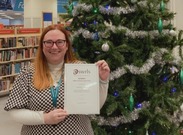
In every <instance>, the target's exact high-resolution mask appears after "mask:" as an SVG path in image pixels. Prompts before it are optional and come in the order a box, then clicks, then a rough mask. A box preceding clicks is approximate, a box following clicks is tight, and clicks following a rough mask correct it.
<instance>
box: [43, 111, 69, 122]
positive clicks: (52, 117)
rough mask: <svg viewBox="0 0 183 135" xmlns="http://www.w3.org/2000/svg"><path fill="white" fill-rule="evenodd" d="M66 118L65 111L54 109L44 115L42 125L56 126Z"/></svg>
mask: <svg viewBox="0 0 183 135" xmlns="http://www.w3.org/2000/svg"><path fill="white" fill-rule="evenodd" d="M66 116H68V114H67V112H66V111H65V110H63V109H54V110H52V111H50V112H49V113H44V115H43V117H44V123H45V124H50V125H54V124H58V123H59V122H61V121H64V119H65V118H66Z"/></svg>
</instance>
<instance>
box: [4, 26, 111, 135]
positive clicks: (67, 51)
mask: <svg viewBox="0 0 183 135" xmlns="http://www.w3.org/2000/svg"><path fill="white" fill-rule="evenodd" d="M66 63H70V64H81V63H84V62H82V61H80V60H78V59H77V58H76V57H75V54H74V52H73V48H72V44H71V41H70V34H69V32H68V31H67V30H66V29H65V28H63V27H62V25H59V24H56V25H50V26H48V27H46V28H45V29H44V30H43V32H42V34H41V36H40V42H39V47H38V50H37V55H36V58H35V61H34V63H33V64H32V65H31V66H29V67H28V68H26V69H22V71H21V73H20V74H19V76H18V77H17V79H16V81H15V82H14V87H13V90H12V92H11V94H10V96H9V99H8V101H7V103H6V106H5V108H4V109H5V110H6V111H8V112H9V114H10V116H11V117H12V118H13V119H15V120H16V121H17V122H19V123H22V124H23V126H22V129H21V135H29V134H37V135H49V134H54V135H66V134H78V135H94V133H93V129H92V126H91V122H90V119H89V116H88V115H86V114H68V113H67V110H65V109H64V93H65V89H64V86H65V85H64V83H65V82H64V71H65V69H64V68H65V66H64V64H66ZM96 66H98V67H97V68H98V71H99V72H97V73H98V74H99V75H97V76H99V77H100V81H99V79H97V81H98V82H99V89H96V90H97V91H98V90H99V92H98V94H99V95H98V97H100V98H99V100H100V102H99V104H100V108H101V107H102V106H103V104H104V102H105V100H106V98H107V92H108V78H109V73H110V68H109V66H108V64H107V63H106V62H105V61H104V60H99V61H97V62H96ZM86 72H87V73H88V71H86ZM104 82H105V83H104ZM66 83H68V81H67V82H66ZM69 84H70V83H69ZM70 85H71V84H70ZM71 90H72V89H71ZM71 100H72V99H71Z"/></svg>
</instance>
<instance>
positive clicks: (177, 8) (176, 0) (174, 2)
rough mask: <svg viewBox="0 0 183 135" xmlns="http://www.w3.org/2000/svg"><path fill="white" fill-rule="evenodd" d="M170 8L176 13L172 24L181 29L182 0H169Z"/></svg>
mask: <svg viewBox="0 0 183 135" xmlns="http://www.w3.org/2000/svg"><path fill="white" fill-rule="evenodd" d="M169 7H170V10H171V11H172V12H174V13H176V15H175V18H174V20H173V21H172V24H173V25H174V26H175V27H176V28H177V30H183V0H170V5H169Z"/></svg>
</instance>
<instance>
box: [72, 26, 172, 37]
mask: <svg viewBox="0 0 183 135" xmlns="http://www.w3.org/2000/svg"><path fill="white" fill-rule="evenodd" d="M106 27H107V28H106V30H105V31H104V32H98V35H99V36H100V37H102V38H108V37H109V35H107V33H108V32H109V31H112V32H114V33H116V31H125V32H126V33H125V35H126V36H127V37H131V38H133V39H135V38H144V37H147V36H148V35H149V36H150V37H151V38H152V39H154V38H155V37H158V36H159V32H158V30H152V31H132V30H130V29H128V28H126V27H123V26H118V27H115V26H112V25H109V26H106ZM80 34H82V36H83V37H84V38H86V39H94V38H93V37H94V36H95V33H93V32H90V31H88V30H86V29H83V28H80V29H79V30H78V31H75V32H74V33H73V36H74V37H77V36H79V35H80ZM161 34H162V35H169V34H170V30H169V29H164V30H163V31H162V33H161Z"/></svg>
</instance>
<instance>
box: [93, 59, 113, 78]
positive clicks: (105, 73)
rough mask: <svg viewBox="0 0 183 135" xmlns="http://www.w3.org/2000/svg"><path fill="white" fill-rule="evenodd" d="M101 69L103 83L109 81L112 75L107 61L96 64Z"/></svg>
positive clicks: (100, 74) (100, 75)
mask: <svg viewBox="0 0 183 135" xmlns="http://www.w3.org/2000/svg"><path fill="white" fill-rule="evenodd" d="M96 65H97V66H98V68H99V77H100V79H101V80H102V81H107V80H108V78H109V74H110V68H109V66H108V64H107V62H106V61H105V60H99V61H97V62H96Z"/></svg>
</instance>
